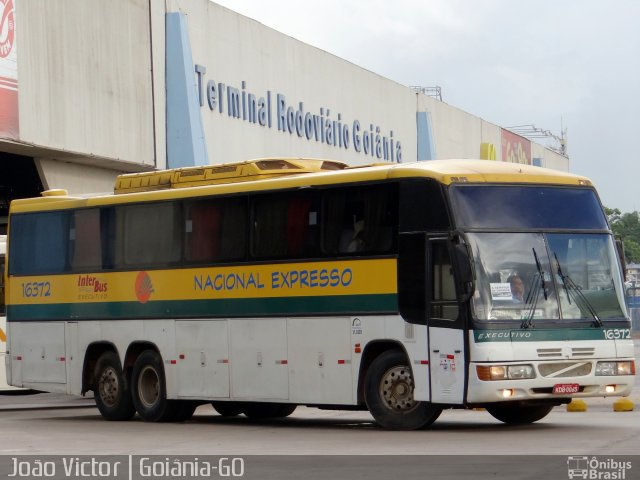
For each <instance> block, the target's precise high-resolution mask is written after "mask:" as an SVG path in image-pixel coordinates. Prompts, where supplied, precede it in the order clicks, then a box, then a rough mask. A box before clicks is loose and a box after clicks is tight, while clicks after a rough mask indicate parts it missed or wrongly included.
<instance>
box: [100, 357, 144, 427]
mask: <svg viewBox="0 0 640 480" xmlns="http://www.w3.org/2000/svg"><path fill="white" fill-rule="evenodd" d="M94 384H95V385H94V397H95V401H96V406H97V407H98V410H99V411H100V414H101V415H102V417H103V418H104V419H105V420H112V421H123V420H131V418H133V416H134V415H135V414H136V409H135V407H134V406H133V400H132V399H131V392H130V389H129V386H128V384H127V380H126V378H125V376H124V375H123V373H122V367H121V366H120V359H119V358H118V355H117V354H116V353H115V352H113V351H107V352H104V353H103V354H102V355H100V357H99V358H98V361H97V362H96V367H95V370H94Z"/></svg>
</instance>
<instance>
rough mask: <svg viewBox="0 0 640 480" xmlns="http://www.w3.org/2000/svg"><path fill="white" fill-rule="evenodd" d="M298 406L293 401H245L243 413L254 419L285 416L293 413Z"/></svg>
mask: <svg viewBox="0 0 640 480" xmlns="http://www.w3.org/2000/svg"><path fill="white" fill-rule="evenodd" d="M296 408H297V405H295V404H292V403H267V402H255V403H245V404H244V405H243V407H242V413H244V414H245V416H247V417H248V418H251V419H252V420H260V419H263V418H284V417H288V416H289V415H291V414H292V413H293V412H294V411H295V409H296Z"/></svg>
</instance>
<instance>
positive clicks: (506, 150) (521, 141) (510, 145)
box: [502, 130, 531, 165]
mask: <svg viewBox="0 0 640 480" xmlns="http://www.w3.org/2000/svg"><path fill="white" fill-rule="evenodd" d="M502 161H503V162H511V163H524V164H526V165H531V140H528V139H526V138H524V137H521V136H520V135H516V134H515V133H513V132H510V131H509V130H502Z"/></svg>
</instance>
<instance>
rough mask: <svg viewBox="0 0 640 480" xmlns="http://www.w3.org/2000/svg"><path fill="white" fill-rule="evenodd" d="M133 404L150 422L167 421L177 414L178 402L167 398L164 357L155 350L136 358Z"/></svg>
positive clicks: (133, 376) (147, 351) (133, 377)
mask: <svg viewBox="0 0 640 480" xmlns="http://www.w3.org/2000/svg"><path fill="white" fill-rule="evenodd" d="M131 383H132V386H133V404H134V405H135V407H136V410H137V411H138V414H139V415H140V416H141V417H142V418H143V419H144V420H147V421H149V422H166V421H170V420H172V419H173V418H175V416H176V409H177V407H178V404H177V403H176V402H171V401H169V400H167V387H166V384H165V380H164V369H163V367H162V359H161V358H160V355H158V353H156V352H155V351H154V350H145V351H144V352H142V353H141V354H140V356H139V357H138V358H137V359H136V362H135V364H134V365H133V375H132V382H131Z"/></svg>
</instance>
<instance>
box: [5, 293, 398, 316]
mask: <svg viewBox="0 0 640 480" xmlns="http://www.w3.org/2000/svg"><path fill="white" fill-rule="evenodd" d="M397 311H398V302H397V296H396V295H395V294H384V295H335V296H324V297H287V298H242V299H217V300H168V301H155V302H147V303H139V302H94V303H58V304H52V305H42V304H40V305H9V306H7V318H8V320H9V321H23V320H84V319H100V320H109V319H135V318H184V317H236V316H242V317H247V316H275V315H321V314H370V313H390V312H397Z"/></svg>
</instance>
